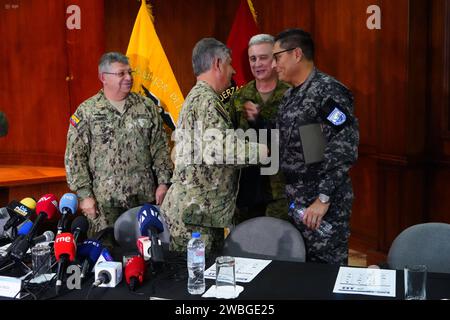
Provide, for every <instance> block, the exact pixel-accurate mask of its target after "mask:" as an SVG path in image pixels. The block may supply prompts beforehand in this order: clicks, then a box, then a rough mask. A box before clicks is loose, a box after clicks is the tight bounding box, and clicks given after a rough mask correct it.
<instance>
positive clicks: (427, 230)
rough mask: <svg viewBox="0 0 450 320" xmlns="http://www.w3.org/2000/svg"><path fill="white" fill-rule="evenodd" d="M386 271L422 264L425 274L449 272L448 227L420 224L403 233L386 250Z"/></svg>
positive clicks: (438, 224) (439, 224) (449, 248)
mask: <svg viewBox="0 0 450 320" xmlns="http://www.w3.org/2000/svg"><path fill="white" fill-rule="evenodd" d="M387 263H388V265H389V267H390V268H393V269H403V268H404V267H405V266H407V265H415V264H416V265H417V264H424V265H426V266H427V269H428V271H429V272H444V273H450V224H447V223H436V222H431V223H423V224H417V225H414V226H411V227H409V228H407V229H405V230H403V231H402V232H401V233H400V234H399V235H398V236H397V237H396V238H395V240H394V242H393V243H392V245H391V248H390V249H389V253H388V259H387Z"/></svg>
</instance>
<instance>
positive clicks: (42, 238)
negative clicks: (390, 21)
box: [32, 230, 55, 245]
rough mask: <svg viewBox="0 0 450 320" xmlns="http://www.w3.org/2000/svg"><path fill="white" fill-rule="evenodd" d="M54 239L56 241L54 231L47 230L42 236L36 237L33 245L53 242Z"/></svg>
mask: <svg viewBox="0 0 450 320" xmlns="http://www.w3.org/2000/svg"><path fill="white" fill-rule="evenodd" d="M53 239H55V233H54V232H53V231H50V230H47V231H45V232H44V233H43V234H41V235H40V236H37V237H34V238H33V240H32V241H33V244H35V245H36V244H38V243H40V242H49V241H52V240H53Z"/></svg>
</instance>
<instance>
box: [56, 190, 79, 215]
mask: <svg viewBox="0 0 450 320" xmlns="http://www.w3.org/2000/svg"><path fill="white" fill-rule="evenodd" d="M77 209H78V197H77V195H76V194H73V193H65V194H64V195H63V196H62V197H61V199H59V212H61V213H70V214H75V213H76V212H77Z"/></svg>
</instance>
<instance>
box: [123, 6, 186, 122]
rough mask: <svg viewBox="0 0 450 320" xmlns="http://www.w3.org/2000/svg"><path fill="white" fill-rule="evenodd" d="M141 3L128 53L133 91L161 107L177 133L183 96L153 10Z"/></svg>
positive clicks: (164, 117)
mask: <svg viewBox="0 0 450 320" xmlns="http://www.w3.org/2000/svg"><path fill="white" fill-rule="evenodd" d="M141 3H142V4H141V8H140V9H139V12H138V15H137V18H136V22H135V23H134V27H133V32H132V33H131V38H130V43H129V44H128V49H127V56H128V58H129V60H130V65H131V68H132V69H133V70H135V75H134V83H133V88H132V89H131V90H132V91H133V92H137V93H140V94H142V95H145V96H148V97H149V98H151V99H152V100H153V101H154V102H155V103H156V104H157V105H159V106H160V108H161V110H160V112H161V116H162V118H163V120H164V123H166V124H167V125H168V126H169V127H171V129H175V126H174V124H175V123H176V121H177V119H178V113H179V111H180V109H181V106H182V104H183V101H184V98H183V94H182V93H181V90H180V87H179V86H178V83H177V80H176V79H175V76H174V74H173V71H172V68H171V67H170V64H169V60H167V56H166V54H165V53H164V49H163V47H162V46H161V42H160V41H159V38H158V35H157V34H156V30H155V27H154V25H153V16H152V12H151V7H150V5H146V2H145V0H141ZM170 122H172V123H170Z"/></svg>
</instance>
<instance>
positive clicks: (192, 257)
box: [187, 232, 205, 294]
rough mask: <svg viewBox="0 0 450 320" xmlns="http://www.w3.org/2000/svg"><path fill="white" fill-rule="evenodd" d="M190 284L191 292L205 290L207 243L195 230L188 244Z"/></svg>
mask: <svg viewBox="0 0 450 320" xmlns="http://www.w3.org/2000/svg"><path fill="white" fill-rule="evenodd" d="M187 268H188V285H187V289H188V292H189V293H190V294H202V293H203V292H205V244H204V243H203V241H202V240H201V239H200V233H199V232H193V233H192V238H191V240H189V242H188V245H187Z"/></svg>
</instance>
